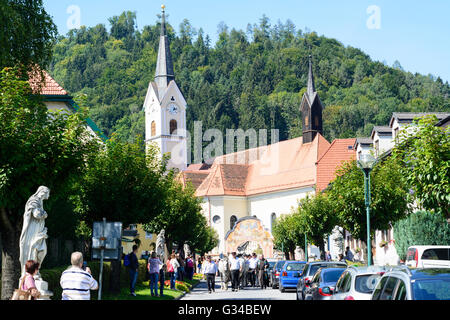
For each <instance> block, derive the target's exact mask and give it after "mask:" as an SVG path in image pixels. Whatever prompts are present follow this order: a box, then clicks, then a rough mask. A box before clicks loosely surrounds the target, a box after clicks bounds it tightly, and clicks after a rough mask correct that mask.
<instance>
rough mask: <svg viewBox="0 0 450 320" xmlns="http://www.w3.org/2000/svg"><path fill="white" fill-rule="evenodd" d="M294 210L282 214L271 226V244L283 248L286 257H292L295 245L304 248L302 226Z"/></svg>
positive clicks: (279, 248)
mask: <svg viewBox="0 0 450 320" xmlns="http://www.w3.org/2000/svg"><path fill="white" fill-rule="evenodd" d="M299 221H300V220H299V219H298V217H297V216H296V213H295V212H292V213H290V214H284V215H281V216H280V217H278V218H277V219H276V220H275V223H274V225H273V226H272V235H273V238H274V240H273V244H274V246H275V248H277V249H278V250H283V253H284V255H285V257H286V259H294V256H295V248H296V246H302V247H303V248H304V242H305V241H304V239H305V238H304V237H305V233H304V231H303V226H302V225H301V224H300V223H299Z"/></svg>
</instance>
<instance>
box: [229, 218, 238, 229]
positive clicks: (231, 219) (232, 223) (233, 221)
mask: <svg viewBox="0 0 450 320" xmlns="http://www.w3.org/2000/svg"><path fill="white" fill-rule="evenodd" d="M236 221H237V217H236V216H235V215H232V216H231V217H230V230H231V229H233V227H234V225H235V224H236Z"/></svg>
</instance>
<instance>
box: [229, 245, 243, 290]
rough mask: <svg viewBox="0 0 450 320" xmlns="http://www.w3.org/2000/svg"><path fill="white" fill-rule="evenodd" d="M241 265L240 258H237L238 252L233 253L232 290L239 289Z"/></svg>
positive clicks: (231, 269) (231, 265)
mask: <svg viewBox="0 0 450 320" xmlns="http://www.w3.org/2000/svg"><path fill="white" fill-rule="evenodd" d="M240 269H241V266H240V264H239V259H237V258H236V252H232V253H231V258H230V271H231V291H238V290H239V270H240Z"/></svg>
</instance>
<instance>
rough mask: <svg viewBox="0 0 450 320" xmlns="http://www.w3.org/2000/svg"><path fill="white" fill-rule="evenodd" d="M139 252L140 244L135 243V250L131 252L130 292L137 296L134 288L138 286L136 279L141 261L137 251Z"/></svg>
mask: <svg viewBox="0 0 450 320" xmlns="http://www.w3.org/2000/svg"><path fill="white" fill-rule="evenodd" d="M137 252H138V246H137V245H133V251H132V252H130V254H129V257H128V258H129V259H130V264H129V266H128V268H129V273H130V294H131V295H132V296H134V297H136V293H134V289H135V287H136V281H137V277H138V270H139V262H138V258H137V255H136V253H137Z"/></svg>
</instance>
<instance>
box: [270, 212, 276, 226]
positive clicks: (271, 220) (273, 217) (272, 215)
mask: <svg viewBox="0 0 450 320" xmlns="http://www.w3.org/2000/svg"><path fill="white" fill-rule="evenodd" d="M276 219H277V215H276V213H275V212H272V214H271V215H270V230H272V229H273V225H274V224H275V220H276Z"/></svg>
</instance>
